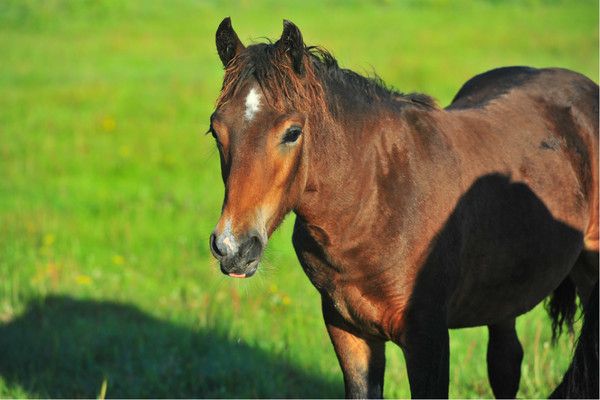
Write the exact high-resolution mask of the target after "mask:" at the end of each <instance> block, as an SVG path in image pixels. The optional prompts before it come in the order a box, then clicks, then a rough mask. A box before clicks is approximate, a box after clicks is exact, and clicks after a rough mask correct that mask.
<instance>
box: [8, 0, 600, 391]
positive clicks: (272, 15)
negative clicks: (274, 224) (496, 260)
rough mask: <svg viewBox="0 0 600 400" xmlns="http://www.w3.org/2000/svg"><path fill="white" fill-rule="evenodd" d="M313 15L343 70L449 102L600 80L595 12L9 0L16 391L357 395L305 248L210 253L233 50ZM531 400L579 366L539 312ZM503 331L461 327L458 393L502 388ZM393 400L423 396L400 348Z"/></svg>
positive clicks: (549, 5) (469, 5) (531, 334)
mask: <svg viewBox="0 0 600 400" xmlns="http://www.w3.org/2000/svg"><path fill="white" fill-rule="evenodd" d="M226 15H231V16H232V19H233V23H234V26H235V27H236V29H237V31H238V33H239V35H240V37H241V38H242V39H243V40H244V41H245V42H249V41H250V40H259V39H258V38H260V37H262V36H268V37H271V38H277V37H278V34H279V33H280V31H281V20H282V19H283V18H288V19H291V20H293V21H294V22H295V23H297V24H298V25H299V26H300V28H301V29H302V31H303V34H304V37H305V40H306V42H307V43H309V44H320V45H323V46H324V47H326V48H328V49H330V50H332V51H333V53H334V54H335V55H336V56H337V58H338V59H339V60H340V63H341V64H342V65H343V66H346V67H350V68H353V69H355V70H358V71H360V72H369V71H371V70H372V69H375V70H376V71H377V72H378V74H379V75H381V76H382V77H383V78H384V79H385V80H386V81H387V82H388V83H390V84H392V85H393V86H395V87H397V88H400V89H401V90H403V91H422V92H427V93H429V94H431V95H433V96H435V97H436V98H437V99H438V100H439V101H440V103H441V104H447V103H448V102H449V101H450V99H451V98H452V96H453V94H454V93H455V92H456V91H457V90H458V88H459V87H460V86H461V84H462V83H464V82H465V81H466V80H467V79H468V78H469V77H471V76H473V75H475V74H477V73H479V72H482V71H484V70H487V69H490V68H493V67H497V66H502V65H515V64H521V65H523V64H524V65H533V66H561V67H566V68H571V69H574V70H576V71H579V72H582V73H584V74H586V75H587V76H589V77H591V78H592V79H594V80H595V81H598V76H597V72H598V6H597V3H596V2H595V1H524V2H521V1H508V2H500V1H485V2H467V1H459V2H455V1H435V2H418V1H404V2H392V1H373V2H358V1H353V2H342V1H334V0H330V1H327V2H317V1H302V2H298V3H293V4H287V3H285V4H284V3H283V2H276V1H266V0H265V1H257V2H251V1H249V0H246V1H237V2H233V3H229V2H220V1H216V0H215V1H211V2H199V1H192V0H177V1H168V2H167V1H162V2H160V1H135V2H134V1H118V0H114V1H112V0H111V1H109V0H106V1H100V0H97V1H91V0H88V1H72V2H68V1H58V0H54V1H44V2H41V1H17V0H14V1H13V0H5V1H3V2H0V397H48V396H50V397H59V396H67V397H95V396H97V395H98V394H99V393H100V392H101V387H102V382H103V381H104V380H105V379H106V382H107V391H106V395H107V397H128V396H136V397H138V396H141V397H143V396H151V397H256V396H269V397H290V396H294V397H339V396H343V385H342V378H341V372H340V370H339V367H338V365H337V361H336V359H335V356H334V353H333V350H332V347H331V345H330V343H329V339H328V337H327V333H326V331H325V328H324V326H323V323H322V321H321V317H320V312H319V308H320V307H319V299H318V295H317V292H316V291H315V290H314V289H313V288H312V287H311V285H310V283H309V282H308V279H306V277H305V276H304V274H303V272H302V271H301V268H300V267H299V265H298V262H297V260H296V258H295V256H294V254H293V250H292V247H291V244H290V236H291V224H290V222H291V220H292V219H293V218H288V220H287V221H286V223H284V225H283V226H282V227H281V228H280V229H279V231H278V232H277V233H276V234H275V235H274V237H273V238H272V240H271V241H270V244H269V248H268V251H267V254H266V257H265V261H264V262H263V264H262V266H261V269H260V273H259V274H258V276H256V277H255V278H253V279H250V280H245V281H243V282H240V281H239V280H231V279H226V278H225V277H223V276H222V274H221V273H220V272H219V271H218V267H217V265H216V264H215V262H214V261H213V260H212V259H211V257H210V254H209V252H208V246H207V243H208V235H209V233H210V232H211V230H212V228H213V226H214V224H215V223H216V221H217V219H218V216H219V211H220V205H221V200H222V195H223V187H222V183H221V180H220V175H219V172H218V157H217V153H216V151H215V148H214V144H213V142H212V140H211V138H210V137H207V136H205V135H203V132H204V131H205V130H206V128H207V122H208V116H209V115H210V112H211V111H212V107H213V104H214V100H215V99H216V97H217V95H218V90H219V87H220V84H221V78H222V68H221V65H220V64H219V60H218V57H217V55H216V50H215V48H214V44H213V39H214V31H215V29H216V26H217V25H218V23H219V22H220V21H221V19H222V18H223V17H224V16H226ZM518 328H519V334H520V337H521V340H522V342H523V345H524V348H525V353H526V355H525V362H524V365H523V377H522V380H521V389H520V392H519V395H520V396H521V397H542V396H546V395H547V394H548V393H549V392H550V391H551V390H552V388H553V386H554V385H555V384H556V383H557V381H558V380H559V379H560V377H561V376H562V373H563V371H564V370H565V368H566V365H567V364H568V362H569V360H570V357H571V344H572V338H569V337H563V338H562V339H561V341H559V343H558V344H557V346H556V347H551V346H549V337H550V329H549V323H548V319H547V317H546V315H545V314H544V312H543V310H541V309H540V308H538V309H536V310H534V311H532V312H531V313H529V314H528V315H526V316H524V317H522V318H520V320H519V322H518ZM486 338H487V333H486V331H485V329H484V328H477V329H468V330H461V331H453V332H452V333H451V352H452V353H451V363H452V364H451V378H450V380H451V386H450V394H451V396H453V397H490V396H491V391H490V389H489V385H488V383H487V378H486V366H485V346H486ZM387 355H388V365H387V370H386V385H385V395H386V396H387V397H407V396H408V395H409V388H408V383H407V379H406V372H405V369H404V364H403V361H402V356H401V352H400V350H399V349H398V348H397V347H395V346H392V345H389V346H388V348H387Z"/></svg>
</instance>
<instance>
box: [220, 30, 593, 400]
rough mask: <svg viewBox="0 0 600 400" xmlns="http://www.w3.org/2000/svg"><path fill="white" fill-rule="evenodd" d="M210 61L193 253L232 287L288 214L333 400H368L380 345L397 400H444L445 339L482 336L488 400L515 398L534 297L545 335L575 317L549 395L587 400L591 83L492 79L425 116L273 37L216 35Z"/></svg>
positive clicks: (377, 86)
mask: <svg viewBox="0 0 600 400" xmlns="http://www.w3.org/2000/svg"><path fill="white" fill-rule="evenodd" d="M216 42H217V50H218V53H219V56H220V58H221V61H222V62H223V65H224V66H225V77H224V82H223V87H222V91H221V95H220V97H219V99H218V101H217V107H216V111H215V112H214V113H213V115H212V117H211V127H210V132H211V133H212V134H213V136H214V137H215V139H216V142H217V146H218V148H219V154H220V157H221V170H222V176H223V181H224V183H225V199H224V203H223V209H222V215H221V218H220V220H219V222H218V224H217V226H216V229H215V231H214V232H213V234H212V235H211V239H210V247H211V251H212V252H213V254H214V256H215V257H216V258H217V259H218V260H219V261H220V265H221V270H222V271H223V273H225V274H227V275H229V276H233V277H249V276H251V275H252V274H253V273H254V272H255V271H256V269H257V267H258V263H259V260H260V257H261V255H262V252H263V249H264V247H265V245H266V243H267V239H268V237H269V236H270V235H271V233H272V232H273V231H274V230H275V229H276V228H277V226H278V225H279V224H280V222H281V221H282V219H283V217H284V216H285V215H286V214H287V213H289V212H291V211H293V212H294V213H295V214H296V223H295V227H294V234H293V244H294V247H295V250H296V253H297V255H298V258H299V260H300V263H301V264H302V267H303V268H304V270H305V272H306V274H307V275H308V277H309V279H310V280H311V282H312V283H313V284H314V285H315V287H316V288H317V290H318V291H319V293H320V294H321V297H322V308H323V316H324V319H325V324H326V326H327V330H328V332H329V335H330V337H331V341H332V342H333V346H334V349H335V352H336V354H337V356H338V360H339V362H340V365H341V368H342V370H343V374H344V382H345V388H346V396H348V397H380V396H381V395H382V393H383V376H384V367H385V356H384V345H385V342H386V341H390V340H391V341H393V342H394V343H396V344H397V345H399V346H400V347H401V348H402V350H403V352H404V355H405V359H406V364H407V369H408V377H409V381H410V389H411V394H412V396H413V397H447V396H448V374H449V371H448V370H449V361H448V360H449V345H448V329H449V328H460V327H469V326H478V325H487V326H488V329H489V344H488V353H487V361H488V373H489V378H490V383H491V386H492V389H493V391H494V394H495V395H496V396H498V397H507V398H510V397H514V396H515V395H516V393H517V389H518V386H519V379H520V365H521V360H522V357H523V351H522V348H521V345H520V343H519V340H518V338H517V335H516V331H515V318H516V317H517V316H519V315H521V314H523V313H525V312H527V311H528V310H530V309H532V308H533V307H534V306H535V305H536V304H538V303H540V302H541V301H542V300H544V298H546V297H548V296H551V299H550V301H549V303H548V305H549V310H550V314H551V316H552V317H553V320H554V323H553V328H554V332H555V333H560V330H561V327H562V325H563V323H566V324H567V325H568V326H572V323H573V318H574V314H575V312H576V299H575V295H576V292H577V293H578V294H579V296H580V299H581V303H582V304H584V305H585V304H589V306H585V307H584V314H585V318H586V320H585V323H584V329H583V334H582V336H581V339H580V342H579V345H580V347H581V349H578V353H577V354H579V355H580V356H579V357H577V354H576V357H575V359H574V362H573V364H572V365H571V367H570V369H569V371H568V373H567V375H566V376H565V378H564V381H563V383H562V384H561V385H560V387H559V389H558V390H557V391H556V392H555V393H554V395H555V396H586V397H597V396H598V336H597V331H598V315H597V313H598V311H597V310H598V308H597V303H598V289H597V281H598V86H597V85H596V84H595V83H594V82H592V81H591V80H589V79H587V78H586V77H584V76H582V75H579V74H577V73H574V72H571V71H567V70H563V69H533V68H526V67H510V68H500V69H496V70H493V71H490V72H486V73H484V74H482V75H479V76H476V77H475V78H473V79H471V80H470V81H468V82H467V83H466V84H465V85H464V86H463V87H462V89H461V90H460V91H459V92H458V94H457V95H456V97H455V99H454V101H453V102H452V104H451V105H450V106H449V107H448V108H446V109H441V108H439V107H438V106H437V105H436V104H435V102H434V101H433V100H432V99H431V98H429V97H428V96H425V95H422V94H408V95H406V94H402V93H399V92H396V91H393V90H391V89H389V88H386V87H385V86H384V85H383V83H382V82H381V81H379V80H377V79H372V78H371V79H370V78H365V77H362V76H360V75H358V74H356V73H354V72H352V71H349V70H346V69H342V68H340V67H338V64H337V62H336V61H335V59H334V58H333V57H332V56H331V55H330V54H329V53H327V52H326V51H324V50H322V49H319V48H315V47H306V46H305V45H304V43H303V40H302V35H301V33H300V31H299V29H298V28H297V27H296V26H295V25H294V24H292V23H290V22H288V21H284V29H283V34H282V36H281V38H280V39H279V40H278V41H276V42H275V43H272V44H271V43H262V44H255V45H252V46H248V47H245V46H244V45H243V44H242V43H241V42H240V40H239V38H238V36H237V35H236V33H235V32H234V30H233V28H232V26H231V22H230V20H229V18H226V19H225V20H223V22H222V23H221V25H220V26H219V28H218V30H217V34H216ZM595 285H596V286H595ZM594 304H595V308H594ZM594 309H595V310H596V311H595V312H594V311H593V310H594ZM590 310H592V311H590ZM586 324H587V325H586ZM586 327H587V328H586ZM594 335H595V337H594ZM583 346H587V347H585V348H583ZM587 349H592V350H591V351H590V350H587Z"/></svg>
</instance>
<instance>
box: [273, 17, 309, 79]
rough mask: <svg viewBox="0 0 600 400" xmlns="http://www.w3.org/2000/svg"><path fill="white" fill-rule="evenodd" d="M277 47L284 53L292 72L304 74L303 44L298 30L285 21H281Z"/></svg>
mask: <svg viewBox="0 0 600 400" xmlns="http://www.w3.org/2000/svg"><path fill="white" fill-rule="evenodd" d="M277 45H278V46H279V47H280V48H281V49H282V50H283V52H284V53H286V54H287V55H288V56H289V57H290V60H291V61H292V66H293V67H294V71H296V73H297V74H298V75H303V74H304V64H303V58H304V42H303V41H302V33H300V29H298V27H297V26H296V25H294V24H293V23H292V22H290V21H288V20H287V19H284V20H283V32H282V34H281V38H280V39H279V40H278V41H277Z"/></svg>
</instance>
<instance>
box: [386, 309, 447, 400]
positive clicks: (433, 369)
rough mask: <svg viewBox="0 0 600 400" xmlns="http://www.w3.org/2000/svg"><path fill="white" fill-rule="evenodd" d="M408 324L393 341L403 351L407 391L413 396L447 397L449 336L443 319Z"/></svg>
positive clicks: (422, 319) (421, 317)
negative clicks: (408, 389)
mask: <svg viewBox="0 0 600 400" xmlns="http://www.w3.org/2000/svg"><path fill="white" fill-rule="evenodd" d="M418 319H420V320H421V322H419V323H414V324H411V325H408V326H407V327H406V330H405V331H404V334H403V335H402V337H401V338H400V340H399V341H398V342H397V343H398V344H399V345H400V347H401V348H402V351H403V352H404V359H405V361H406V370H407V373H408V382H409V384H410V395H411V397H412V398H413V399H427V398H437V399H444V398H448V384H449V370H450V339H449V336H448V328H447V327H446V325H445V321H446V319H445V318H444V317H443V316H442V317H440V318H428V319H427V320H428V321H430V322H431V323H424V322H423V321H424V320H425V319H424V318H423V316H419V318H418Z"/></svg>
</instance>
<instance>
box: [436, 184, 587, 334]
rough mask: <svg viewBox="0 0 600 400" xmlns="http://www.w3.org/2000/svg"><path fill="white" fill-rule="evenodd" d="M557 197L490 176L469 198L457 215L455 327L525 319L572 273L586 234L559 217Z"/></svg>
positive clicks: (450, 321) (451, 322) (452, 317)
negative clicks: (555, 206) (554, 199)
mask: <svg viewBox="0 0 600 400" xmlns="http://www.w3.org/2000/svg"><path fill="white" fill-rule="evenodd" d="M552 189H553V188H552ZM563 189H564V188H563ZM552 195H553V190H547V191H543V192H542V191H541V190H540V191H538V193H535V192H534V191H533V190H532V189H531V185H529V184H526V183H523V182H514V181H511V180H509V179H508V178H506V177H504V176H500V175H488V176H485V177H483V178H480V179H478V180H477V181H476V182H475V183H474V185H473V187H472V189H471V190H470V191H469V192H468V193H467V194H466V195H465V196H463V198H462V199H461V201H460V202H459V204H458V206H457V211H456V212H458V213H459V215H460V218H457V219H460V221H457V222H456V223H457V224H458V225H459V226H458V227H457V228H456V229H457V231H458V232H459V237H460V240H459V244H458V246H457V247H458V248H457V249H456V253H455V255H456V259H457V260H458V262H457V263H456V265H455V266H454V267H453V268H454V269H453V274H451V275H452V278H454V281H453V290H452V291H451V293H452V294H451V296H450V302H449V309H448V324H449V326H450V327H467V326H478V325H487V324H491V323H496V322H500V321H503V320H506V319H508V318H514V317H516V316H518V315H520V314H523V313H525V312H527V311H529V310H530V309H531V308H533V307H534V306H535V305H536V304H538V303H539V302H540V301H542V300H543V299H544V298H545V297H546V296H548V295H549V294H550V293H551V292H552V291H553V290H554V289H555V288H556V287H557V286H558V285H559V284H560V282H562V280H563V279H565V277H566V276H567V275H568V274H569V272H570V270H571V268H572V266H573V264H574V262H575V260H576V259H577V257H578V255H579V253H580V252H581V249H582V247H583V234H582V231H581V229H580V227H574V226H573V225H570V224H568V223H565V221H564V219H563V218H560V215H558V214H561V210H558V209H553V210H552V211H551V210H550V209H549V208H548V204H550V203H552V201H551V200H550V199H548V198H549V197H551V196H552ZM546 197H548V198H546ZM554 197H556V196H554ZM568 202H569V203H572V204H575V203H576V202H577V199H575V198H574V197H573V198H571V199H570V200H569V201H568ZM565 217H566V216H565ZM581 219H583V218H581Z"/></svg>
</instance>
